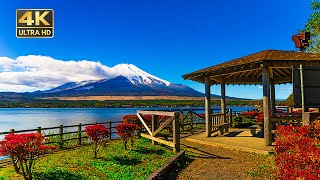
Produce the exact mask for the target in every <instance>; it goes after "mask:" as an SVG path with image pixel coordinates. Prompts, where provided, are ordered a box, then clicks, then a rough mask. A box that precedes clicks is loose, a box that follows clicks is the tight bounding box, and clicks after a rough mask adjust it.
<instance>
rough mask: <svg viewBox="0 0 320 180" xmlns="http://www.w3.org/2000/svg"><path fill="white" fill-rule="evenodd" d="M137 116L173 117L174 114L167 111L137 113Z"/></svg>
mask: <svg viewBox="0 0 320 180" xmlns="http://www.w3.org/2000/svg"><path fill="white" fill-rule="evenodd" d="M137 113H138V114H151V115H158V116H174V112H167V111H141V110H139V111H137Z"/></svg>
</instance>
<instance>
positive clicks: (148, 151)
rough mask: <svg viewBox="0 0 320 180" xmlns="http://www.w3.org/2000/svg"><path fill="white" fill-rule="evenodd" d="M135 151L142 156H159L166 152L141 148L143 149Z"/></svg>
mask: <svg viewBox="0 0 320 180" xmlns="http://www.w3.org/2000/svg"><path fill="white" fill-rule="evenodd" d="M134 151H135V152H137V153H140V154H157V155H161V154H163V153H164V152H165V151H164V150H163V149H147V148H144V147H141V148H139V149H136V150H134Z"/></svg>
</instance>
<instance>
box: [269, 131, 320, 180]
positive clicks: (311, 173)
mask: <svg viewBox="0 0 320 180" xmlns="http://www.w3.org/2000/svg"><path fill="white" fill-rule="evenodd" d="M311 134H312V133H311V128H310V127H309V126H302V127H294V126H278V127H277V137H276V147H275V152H276V168H275V178H276V179H320V148H319V141H318V140H317V138H315V137H313V136H312V135H311Z"/></svg>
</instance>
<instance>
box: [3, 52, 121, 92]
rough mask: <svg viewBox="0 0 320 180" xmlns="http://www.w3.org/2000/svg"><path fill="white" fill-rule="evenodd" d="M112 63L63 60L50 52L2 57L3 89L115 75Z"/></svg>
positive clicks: (33, 87)
mask: <svg viewBox="0 0 320 180" xmlns="http://www.w3.org/2000/svg"><path fill="white" fill-rule="evenodd" d="M114 76H115V73H114V72H112V71H111V68H110V67H107V66H104V65H103V64H101V63H100V62H93V61H87V60H82V61H62V60H56V59H53V58H51V57H47V56H34V55H29V56H20V57H18V58H16V59H11V58H8V57H0V91H12V92H25V91H29V92H30V91H35V90H45V89H50V88H53V87H56V86H59V85H61V84H63V83H66V82H79V81H84V80H99V79H108V78H111V77H114Z"/></svg>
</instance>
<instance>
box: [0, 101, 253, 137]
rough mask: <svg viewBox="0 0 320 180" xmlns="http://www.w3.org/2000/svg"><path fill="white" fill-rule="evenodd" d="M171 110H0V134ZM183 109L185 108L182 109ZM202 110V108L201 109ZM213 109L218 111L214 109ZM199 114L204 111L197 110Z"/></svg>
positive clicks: (235, 108)
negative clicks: (139, 112)
mask: <svg viewBox="0 0 320 180" xmlns="http://www.w3.org/2000/svg"><path fill="white" fill-rule="evenodd" d="M166 109H168V110H173V109H182V108H0V132H3V131H9V130H10V129H15V130H22V129H34V128H36V127H43V128H44V127H53V126H58V125H60V124H63V125H75V124H78V123H92V122H95V121H97V122H106V121H109V120H111V121H120V120H121V118H122V116H124V115H126V114H136V113H137V110H166ZM184 109H185V108H184ZM201 109H202V108H201ZM214 109H219V107H215V108H214ZM232 109H233V110H237V111H238V110H250V109H253V107H232ZM198 112H199V113H203V112H204V111H203V110H202V112H201V110H198Z"/></svg>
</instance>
